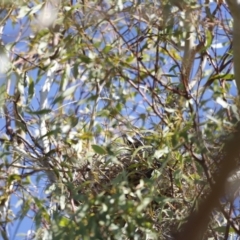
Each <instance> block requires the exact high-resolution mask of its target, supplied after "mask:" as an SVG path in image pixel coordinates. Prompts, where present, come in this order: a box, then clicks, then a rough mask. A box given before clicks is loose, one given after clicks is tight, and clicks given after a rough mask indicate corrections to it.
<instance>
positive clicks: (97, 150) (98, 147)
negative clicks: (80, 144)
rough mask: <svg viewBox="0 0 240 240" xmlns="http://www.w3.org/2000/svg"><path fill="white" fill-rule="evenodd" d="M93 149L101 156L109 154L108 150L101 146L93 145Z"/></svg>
mask: <svg viewBox="0 0 240 240" xmlns="http://www.w3.org/2000/svg"><path fill="white" fill-rule="evenodd" d="M92 149H93V150H94V152H96V153H98V154H100V155H105V154H106V153H107V150H106V149H105V148H103V147H101V146H99V145H95V144H92Z"/></svg>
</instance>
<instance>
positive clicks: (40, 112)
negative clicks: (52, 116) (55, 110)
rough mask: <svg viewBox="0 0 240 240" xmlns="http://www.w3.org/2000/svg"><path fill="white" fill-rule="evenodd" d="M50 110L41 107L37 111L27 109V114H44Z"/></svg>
mask: <svg viewBox="0 0 240 240" xmlns="http://www.w3.org/2000/svg"><path fill="white" fill-rule="evenodd" d="M51 111H52V110H51V109H47V108H46V109H42V110H39V111H27V112H28V113H29V114H35V115H44V114H48V113H50V112H51Z"/></svg>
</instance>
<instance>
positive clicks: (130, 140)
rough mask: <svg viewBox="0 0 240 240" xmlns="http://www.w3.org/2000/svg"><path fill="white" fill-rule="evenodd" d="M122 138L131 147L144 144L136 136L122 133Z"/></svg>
mask: <svg viewBox="0 0 240 240" xmlns="http://www.w3.org/2000/svg"><path fill="white" fill-rule="evenodd" d="M122 138H123V141H124V143H125V144H127V145H128V146H130V147H132V148H139V147H141V146H144V143H143V142H142V141H141V140H140V139H138V138H136V137H131V136H129V135H127V134H125V133H124V134H123V135H122Z"/></svg>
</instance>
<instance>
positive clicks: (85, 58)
mask: <svg viewBox="0 0 240 240" xmlns="http://www.w3.org/2000/svg"><path fill="white" fill-rule="evenodd" d="M79 59H80V60H81V61H82V62H84V63H87V64H88V63H91V62H92V59H91V58H89V57H87V56H86V55H79Z"/></svg>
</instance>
